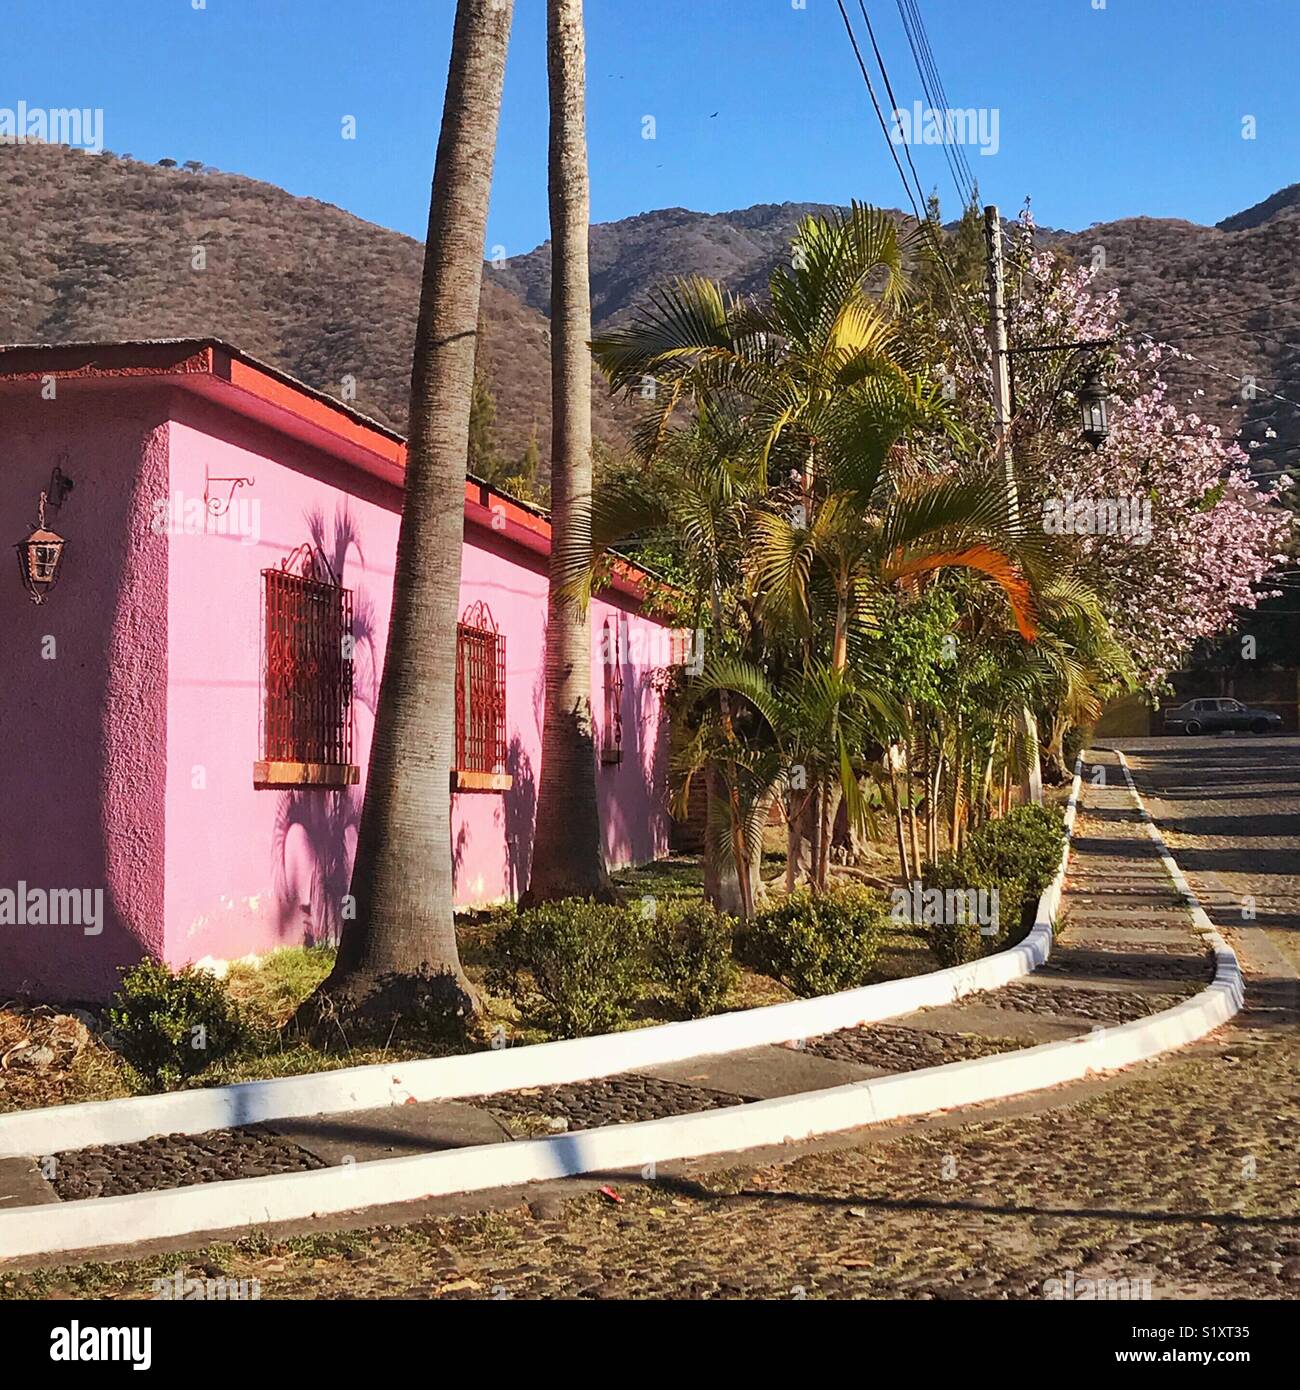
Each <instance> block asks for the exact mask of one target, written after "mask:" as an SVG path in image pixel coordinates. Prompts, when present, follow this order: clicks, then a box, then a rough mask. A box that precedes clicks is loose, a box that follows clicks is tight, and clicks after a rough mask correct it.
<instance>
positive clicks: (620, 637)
mask: <svg viewBox="0 0 1300 1390" xmlns="http://www.w3.org/2000/svg"><path fill="white" fill-rule="evenodd" d="M600 645H601V658H602V660H601V670H602V672H603V675H604V714H605V717H604V720H603V721H602V725H601V741H600V760H601V762H602V763H621V762H622V761H623V661H624V658H625V657H626V655H627V645H628V643H627V615H626V614H624V613H615V614H614V615H613V616H612V617H609V618H606V619H605V627H604V630H603V631H602V633H601V638H600Z"/></svg>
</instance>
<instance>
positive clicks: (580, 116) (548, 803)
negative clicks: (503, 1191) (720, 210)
mask: <svg viewBox="0 0 1300 1390" xmlns="http://www.w3.org/2000/svg"><path fill="white" fill-rule="evenodd" d="M546 66H547V72H548V75H549V84H550V109H551V118H550V202H551V242H552V251H551V441H552V442H551V538H552V539H551V558H550V588H549V597H548V602H547V610H546V663H545V666H546V669H545V680H546V693H545V710H544V714H543V718H542V766H541V774H540V777H539V781H538V790H537V818H536V831H535V833H534V838H533V852H532V868H531V870H530V873H529V879H528V887H527V889H526V890H525V892H524V894H523V896H522V898H521V899H520V903H521V905H523V906H526V905H528V904H530V903H537V902H546V901H549V900H551V899H555V898H594V899H597V900H599V901H602V902H613V901H614V899H615V896H616V894H615V892H614V885H613V884H612V883H611V881H610V877H609V873H608V871H607V870H606V867H605V852H604V844H603V841H602V839H601V827H600V808H599V804H598V802H597V799H596V746H595V733H594V726H593V720H592V711H591V619H590V616H589V611H588V608H587V605H586V604H585V603H583V602H581V601H577V600H575V598H574V597H573V596H572V595H571V594H570V593H568V592H567V591H566V589H565V587H564V579H565V572H566V565H567V563H568V560H567V557H569V556H570V555H572V554H573V553H574V552H575V551H577V552H579V553H586V552H587V551H588V550H590V547H591V475H592V459H591V352H590V349H589V347H588V339H589V338H590V337H591V283H590V276H589V273H588V264H587V262H588V257H587V234H588V224H589V222H590V220H591V219H590V191H589V181H588V175H587V136H586V130H587V125H586V74H585V43H584V35H583V21H582V0H547V28H546Z"/></svg>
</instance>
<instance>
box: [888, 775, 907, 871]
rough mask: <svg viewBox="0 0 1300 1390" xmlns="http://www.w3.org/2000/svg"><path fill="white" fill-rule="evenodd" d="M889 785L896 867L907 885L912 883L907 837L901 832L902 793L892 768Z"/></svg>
mask: <svg viewBox="0 0 1300 1390" xmlns="http://www.w3.org/2000/svg"><path fill="white" fill-rule="evenodd" d="M889 784H890V790H891V791H892V792H893V794H894V833H895V835H896V836H897V838H898V867H899V869H900V870H901V871H902V875H903V882H904V883H905V884H908V883H911V881H912V866H911V864H910V863H909V862H908V859H907V837H906V835H905V834H904V831H903V801H902V796H903V792H902V788H901V786H900V785H899V781H898V773H897V771H896V770H895V769H894V768H892V767H891V768H890V769H889Z"/></svg>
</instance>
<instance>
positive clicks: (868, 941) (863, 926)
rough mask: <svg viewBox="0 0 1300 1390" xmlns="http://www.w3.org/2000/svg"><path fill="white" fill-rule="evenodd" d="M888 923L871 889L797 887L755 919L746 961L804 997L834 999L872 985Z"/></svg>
mask: <svg viewBox="0 0 1300 1390" xmlns="http://www.w3.org/2000/svg"><path fill="white" fill-rule="evenodd" d="M888 922H889V907H888V905H887V903H886V901H885V899H884V898H883V897H881V895H880V894H878V893H873V892H872V891H871V890H870V889H867V888H861V887H858V886H856V885H844V886H837V887H834V888H831V889H828V890H827V891H826V892H824V893H812V892H810V891H809V890H807V889H806V888H799V889H796V890H795V891H794V892H793V893H791V894H790V895H789V896H788V897H786V898H784V899H782V901H781V902H779V903H778V904H776V905H775V906H774V907H771V908H769V909H768V910H767V911H765V912H761V913H760V914H759V915H758V916H757V917H756V918H755V919H754V920H753V922H752V923H751V924H750V926H749V929H748V931H747V932H746V933H745V939H744V950H745V957H746V959H747V960H748V961H749V962H750V963H751V964H752V965H753V966H754V968H755V969H756V970H761V971H763V973H764V974H767V975H771V976H772V977H773V978H774V979H777V980H780V981H781V982H782V983H783V984H785V985H788V986H789V987H790V988H791V989H792V990H793V991H794V992H795V993H796V994H799V995H802V996H804V997H805V998H811V997H813V996H815V995H819V994H835V993H837V992H838V991H839V990H843V989H852V988H854V987H855V986H857V985H864V984H866V983H867V982H868V981H869V980H870V978H871V973H872V969H873V967H874V966H875V963H876V955H877V953H878V952H879V949H880V941H881V937H882V935H883V933H884V931H885V928H886V927H887V925H888Z"/></svg>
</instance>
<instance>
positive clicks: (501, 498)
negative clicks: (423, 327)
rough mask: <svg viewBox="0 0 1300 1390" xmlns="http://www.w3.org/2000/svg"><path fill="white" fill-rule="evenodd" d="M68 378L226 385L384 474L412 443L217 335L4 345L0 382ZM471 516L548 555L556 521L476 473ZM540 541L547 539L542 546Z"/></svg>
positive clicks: (234, 396) (633, 575) (621, 577)
mask: <svg viewBox="0 0 1300 1390" xmlns="http://www.w3.org/2000/svg"><path fill="white" fill-rule="evenodd" d="M47 377H55V378H57V379H60V380H69V381H104V382H114V381H122V382H132V383H135V382H139V381H142V380H143V381H156V382H168V383H170V384H172V385H176V386H179V387H181V388H182V389H190V390H199V391H200V393H201V394H205V395H210V394H212V393H211V392H210V391H208V390H204V389H203V386H205V385H206V383H207V382H208V381H214V382H218V383H220V384H221V387H222V388H223V389H222V391H221V395H222V397H223V399H224V400H226V402H227V403H228V404H230V405H232V406H233V407H234V408H235V409H237V410H240V411H241V413H245V414H247V413H249V412H248V410H247V409H246V408H245V402H244V401H241V397H243V398H246V400H252V401H256V402H258V403H259V404H260V405H261V406H263V407H270V408H271V409H273V410H279V411H284V412H286V413H287V414H289V415H290V416H292V417H293V418H294V419H295V420H296V421H298V422H299V423H300V424H301V425H304V426H307V427H308V428H309V429H310V430H311V431H312V432H313V434H314V433H315V432H316V431H321V432H323V433H324V434H325V435H326V436H327V437H328V438H329V439H330V440H331V441H332V442H333V444H334V447H336V448H337V449H338V450H339V453H340V455H341V457H343V458H344V459H345V461H347V462H350V463H352V464H353V465H354V466H359V465H357V451H358V450H361V451H363V452H364V453H365V454H369V455H371V456H372V457H373V458H374V459H375V461H376V463H377V464H378V465H379V466H378V468H377V469H376V470H375V471H378V472H380V473H381V475H383V476H389V475H391V473H392V472H394V471H397V472H399V473H400V472H402V471H404V470H405V467H406V440H405V439H404V438H403V437H402V436H401V435H400V434H398V433H397V432H396V431H395V430H390V429H388V428H387V426H385V425H381V424H380V423H379V422H378V421H377V420H372V419H370V418H369V417H368V416H366V415H363V414H362V413H361V412H360V411H359V410H354V409H352V407H350V406H348V405H346V404H345V403H344V402H342V401H340V400H337V399H336V398H335V397H333V396H330V395H327V394H326V393H325V392H323V391H318V390H316V389H315V388H313V387H311V386H308V385H307V384H306V383H305V382H301V381H299V380H297V379H296V378H295V377H292V376H289V375H288V373H286V372H281V371H279V370H278V369H276V368H275V367H271V366H269V365H267V363H265V362H260V361H259V360H258V359H257V358H255V357H250V356H249V355H248V354H247V353H245V352H241V351H240V350H239V349H238V348H236V347H232V346H231V345H230V344H229V343H225V342H222V341H221V340H220V339H219V338H203V339H192V338H175V339H159V340H155V341H144V342H114V343H68V344H61V345H57V346H51V345H46V344H31V343H17V344H13V345H10V346H4V345H0V387H3V386H4V385H6V384H9V383H33V382H43V381H44V380H45V379H46V378H47ZM465 520H466V521H467V522H468V523H470V524H472V525H477V526H482V527H487V528H488V529H491V530H495V531H498V532H503V533H504V534H506V535H507V536H509V538H510V539H512V540H514V541H515V542H517V543H519V544H523V545H525V546H527V548H528V549H530V550H535V551H537V552H538V553H549V551H550V545H551V523H550V520H549V518H548V517H547V516H546V514H545V512H543V511H542V510H541V509H540V508H536V507H532V506H530V505H528V504H527V503H524V502H520V501H518V500H517V499H515V498H513V497H510V496H508V495H507V494H505V493H503V492H500V491H498V490H497V489H496V488H494V487H492V486H491V484H489V483H485V482H481V481H480V480H478V479H476V478H472V477H471V478H467V479H466V480H465ZM538 542H540V543H541V544H540V545H539V544H538ZM647 579H648V575H647V574H646V573H645V571H644V570H642V569H640V568H639V567H638V566H636V565H634V564H632V563H631V562H630V561H628V560H620V561H618V562H617V564H616V566H615V570H614V573H613V575H612V580H611V582H612V586H613V587H614V588H615V589H616V590H618V591H619V592H620V593H623V594H625V595H627V596H628V597H631V598H636V599H642V598H644V597H645V592H646V582H645V581H646V580H647Z"/></svg>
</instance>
